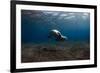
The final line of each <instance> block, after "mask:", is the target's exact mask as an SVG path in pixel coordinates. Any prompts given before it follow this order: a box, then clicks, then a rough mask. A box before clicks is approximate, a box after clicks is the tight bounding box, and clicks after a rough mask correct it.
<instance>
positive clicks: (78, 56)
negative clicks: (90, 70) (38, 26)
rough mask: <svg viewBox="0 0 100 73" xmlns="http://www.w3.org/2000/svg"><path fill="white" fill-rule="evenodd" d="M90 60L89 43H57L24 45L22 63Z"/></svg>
mask: <svg viewBox="0 0 100 73" xmlns="http://www.w3.org/2000/svg"><path fill="white" fill-rule="evenodd" d="M87 59H90V46H89V43H87V42H57V43H53V44H51V43H42V44H36V43H35V44H34V43H31V44H30V43H28V44H22V49H21V62H22V63H28V62H46V61H67V60H87Z"/></svg>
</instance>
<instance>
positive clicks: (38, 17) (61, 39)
mask: <svg viewBox="0 0 100 73" xmlns="http://www.w3.org/2000/svg"><path fill="white" fill-rule="evenodd" d="M88 59H90V13H88V12H67V11H47V10H21V62H22V63H29V62H49V61H72V60H88Z"/></svg>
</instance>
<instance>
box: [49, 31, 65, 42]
mask: <svg viewBox="0 0 100 73" xmlns="http://www.w3.org/2000/svg"><path fill="white" fill-rule="evenodd" d="M48 38H53V39H55V40H56V41H65V40H67V37H66V36H63V35H62V34H61V33H60V31H58V30H56V29H53V30H50V32H49V35H48Z"/></svg>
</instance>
